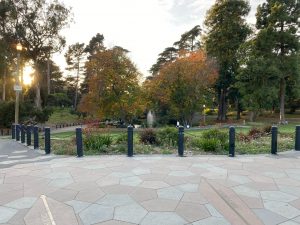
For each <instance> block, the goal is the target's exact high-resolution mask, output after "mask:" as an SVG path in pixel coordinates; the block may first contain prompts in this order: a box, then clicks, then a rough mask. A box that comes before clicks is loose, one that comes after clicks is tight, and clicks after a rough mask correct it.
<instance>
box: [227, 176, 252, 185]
mask: <svg viewBox="0 0 300 225" xmlns="http://www.w3.org/2000/svg"><path fill="white" fill-rule="evenodd" d="M228 179H229V180H231V181H234V182H236V183H238V184H247V183H251V182H252V180H250V179H249V178H248V177H247V176H241V175H229V176H228Z"/></svg>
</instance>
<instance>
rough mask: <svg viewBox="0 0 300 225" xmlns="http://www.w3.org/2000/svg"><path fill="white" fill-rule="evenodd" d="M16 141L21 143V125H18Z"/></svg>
mask: <svg viewBox="0 0 300 225" xmlns="http://www.w3.org/2000/svg"><path fill="white" fill-rule="evenodd" d="M16 141H20V124H17V125H16Z"/></svg>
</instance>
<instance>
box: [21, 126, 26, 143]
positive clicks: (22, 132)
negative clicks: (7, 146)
mask: <svg viewBox="0 0 300 225" xmlns="http://www.w3.org/2000/svg"><path fill="white" fill-rule="evenodd" d="M21 143H22V144H24V143H25V125H24V124H22V125H21Z"/></svg>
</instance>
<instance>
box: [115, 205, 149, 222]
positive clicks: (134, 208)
mask: <svg viewBox="0 0 300 225" xmlns="http://www.w3.org/2000/svg"><path fill="white" fill-rule="evenodd" d="M147 213H148V212H147V211H146V210H145V209H144V208H143V207H141V206H140V205H138V204H136V203H134V204H131V205H124V206H119V207H117V208H116V209H115V214H114V219H115V220H121V221H125V222H129V223H136V224H139V223H140V222H141V220H142V219H143V218H144V217H145V216H146V215H147Z"/></svg>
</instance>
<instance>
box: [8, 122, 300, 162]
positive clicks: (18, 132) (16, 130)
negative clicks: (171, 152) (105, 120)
mask: <svg viewBox="0 0 300 225" xmlns="http://www.w3.org/2000/svg"><path fill="white" fill-rule="evenodd" d="M44 131H45V153H46V154H50V153H51V141H50V140H51V138H50V128H49V127H46V128H45V129H44ZM32 132H33V144H34V149H38V148H39V128H38V126H31V125H29V126H25V125H19V124H17V125H13V126H12V139H15V140H16V141H20V136H21V143H23V144H24V143H25V133H26V137H27V139H26V144H27V146H30V145H31V133H32ZM277 137H278V128H277V127H276V126H273V127H272V129H271V154H274V155H275V154H277ZM76 148H77V156H78V157H82V156H83V139H82V128H76ZM295 150H296V151H300V126H296V133H295ZM127 156H128V157H132V156H133V126H131V125H130V126H128V128H127ZM178 156H180V157H183V156H184V127H182V126H180V127H179V128H178ZM234 156H235V127H230V128H229V157H234Z"/></svg>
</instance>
